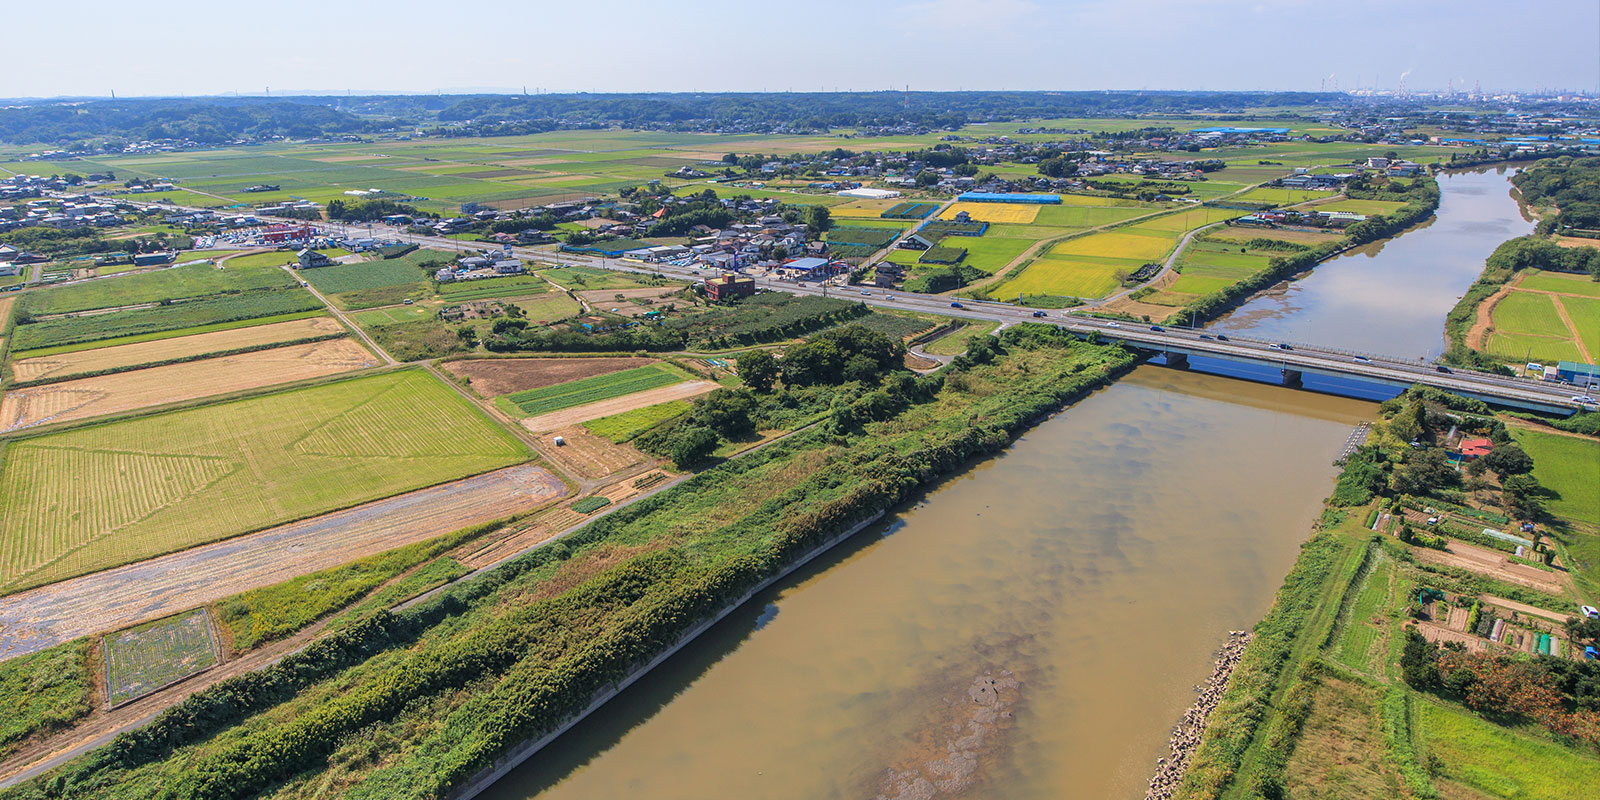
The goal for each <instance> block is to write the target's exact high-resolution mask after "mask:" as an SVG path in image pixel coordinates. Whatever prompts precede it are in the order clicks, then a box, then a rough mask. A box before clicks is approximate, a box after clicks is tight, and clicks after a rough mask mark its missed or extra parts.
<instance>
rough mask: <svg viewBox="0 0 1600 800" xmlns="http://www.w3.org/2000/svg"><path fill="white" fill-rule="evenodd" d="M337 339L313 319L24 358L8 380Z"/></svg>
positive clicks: (334, 326)
mask: <svg viewBox="0 0 1600 800" xmlns="http://www.w3.org/2000/svg"><path fill="white" fill-rule="evenodd" d="M341 333H344V326H342V325H340V324H339V322H338V321H337V320H335V319H334V318H332V317H328V316H316V317H308V318H306V319H302V320H292V321H289V322H276V323H271V324H267V325H255V326H252V327H248V328H237V329H233V330H227V331H214V332H211V333H199V334H195V335H193V336H182V337H177V338H173V339H158V340H155V341H151V342H139V343H134V344H125V345H118V346H115V347H101V348H98V349H93V350H80V351H73V352H69V353H61V354H57V355H47V356H38V357H34V358H24V359H19V360H16V361H13V362H12V363H11V374H12V376H13V377H15V378H16V379H17V380H18V381H33V380H39V379H41V378H51V377H61V376H66V375H80V374H83V373H88V372H103V371H106V370H113V369H127V368H131V367H136V366H139V365H142V364H154V363H157V362H163V361H171V360H173V359H178V358H192V357H195V356H202V355H206V354H208V353H221V352H226V351H231V350H238V349H240V348H245V347H258V346H262V345H269V344H274V343H277V342H292V341H295V340H297V339H309V338H311V337H315V336H332V335H337V334H341Z"/></svg>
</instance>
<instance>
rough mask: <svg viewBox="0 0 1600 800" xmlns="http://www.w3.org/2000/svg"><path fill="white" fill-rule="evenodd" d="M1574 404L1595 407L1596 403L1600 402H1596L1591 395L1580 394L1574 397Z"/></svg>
mask: <svg viewBox="0 0 1600 800" xmlns="http://www.w3.org/2000/svg"><path fill="white" fill-rule="evenodd" d="M1572 402H1574V403H1583V404H1584V405H1594V404H1595V403H1596V402H1600V401H1596V400H1595V399H1594V398H1593V397H1590V396H1589V395H1586V394H1579V395H1573V397H1572Z"/></svg>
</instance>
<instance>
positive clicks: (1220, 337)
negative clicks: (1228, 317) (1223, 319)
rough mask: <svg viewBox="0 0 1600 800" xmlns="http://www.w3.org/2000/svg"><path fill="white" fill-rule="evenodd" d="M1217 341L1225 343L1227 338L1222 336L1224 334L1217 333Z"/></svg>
mask: <svg viewBox="0 0 1600 800" xmlns="http://www.w3.org/2000/svg"><path fill="white" fill-rule="evenodd" d="M1217 341H1219V342H1226V341H1228V337H1227V336H1226V335H1224V334H1220V333H1219V334H1217Z"/></svg>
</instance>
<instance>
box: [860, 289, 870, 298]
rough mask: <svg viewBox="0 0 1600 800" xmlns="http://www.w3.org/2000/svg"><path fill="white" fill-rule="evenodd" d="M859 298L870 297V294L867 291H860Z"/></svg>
mask: <svg viewBox="0 0 1600 800" xmlns="http://www.w3.org/2000/svg"><path fill="white" fill-rule="evenodd" d="M861 296H862V297H871V296H872V292H869V291H866V290H862V292H861Z"/></svg>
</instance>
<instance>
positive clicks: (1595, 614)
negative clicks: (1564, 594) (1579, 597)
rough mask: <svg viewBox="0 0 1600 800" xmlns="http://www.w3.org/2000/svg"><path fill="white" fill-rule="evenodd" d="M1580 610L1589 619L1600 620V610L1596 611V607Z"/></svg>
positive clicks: (1580, 608)
mask: <svg viewBox="0 0 1600 800" xmlns="http://www.w3.org/2000/svg"><path fill="white" fill-rule="evenodd" d="M1578 610H1579V611H1582V612H1583V615H1584V616H1586V617H1588V618H1589V619H1600V610H1596V609H1595V607H1594V606H1579V607H1578Z"/></svg>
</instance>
